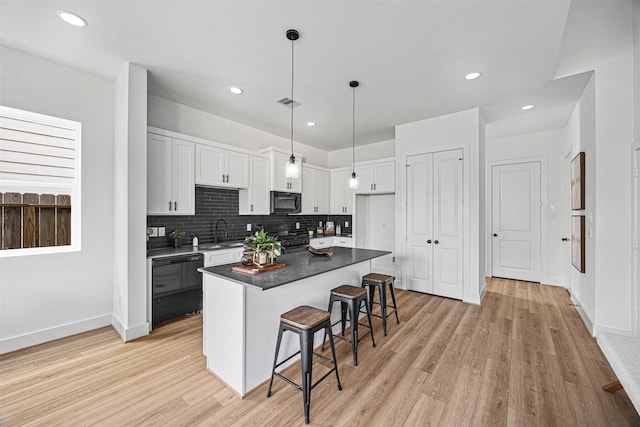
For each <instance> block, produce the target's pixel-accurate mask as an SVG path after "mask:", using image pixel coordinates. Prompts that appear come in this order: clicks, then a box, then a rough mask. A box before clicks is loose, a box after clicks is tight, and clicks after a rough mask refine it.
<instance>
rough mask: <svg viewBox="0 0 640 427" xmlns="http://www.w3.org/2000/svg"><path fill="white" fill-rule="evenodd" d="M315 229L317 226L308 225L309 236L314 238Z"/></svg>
mask: <svg viewBox="0 0 640 427" xmlns="http://www.w3.org/2000/svg"><path fill="white" fill-rule="evenodd" d="M314 231H315V228H313V227H307V233H309V238H310V239H313V232H314Z"/></svg>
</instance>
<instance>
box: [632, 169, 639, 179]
mask: <svg viewBox="0 0 640 427" xmlns="http://www.w3.org/2000/svg"><path fill="white" fill-rule="evenodd" d="M633 177H634V178H637V177H638V168H633Z"/></svg>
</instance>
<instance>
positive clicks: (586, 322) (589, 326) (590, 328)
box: [567, 289, 595, 337]
mask: <svg viewBox="0 0 640 427" xmlns="http://www.w3.org/2000/svg"><path fill="white" fill-rule="evenodd" d="M567 290H568V291H569V299H570V300H571V302H572V303H573V304H574V305H575V307H576V310H577V311H578V314H579V315H580V318H581V319H582V321H583V322H584V325H585V326H586V327H587V330H588V331H589V333H590V334H591V336H594V337H595V335H594V330H593V323H591V319H589V316H587V312H586V311H584V310H583V309H582V307H581V306H580V301H578V300H577V299H576V298H575V297H574V296H573V294H572V293H571V291H570V290H569V289H567Z"/></svg>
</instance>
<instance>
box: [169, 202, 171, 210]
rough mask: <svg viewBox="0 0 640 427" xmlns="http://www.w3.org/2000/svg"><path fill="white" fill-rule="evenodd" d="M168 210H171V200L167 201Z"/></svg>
mask: <svg viewBox="0 0 640 427" xmlns="http://www.w3.org/2000/svg"><path fill="white" fill-rule="evenodd" d="M169 210H171V201H169Z"/></svg>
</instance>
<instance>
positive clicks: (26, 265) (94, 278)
mask: <svg viewBox="0 0 640 427" xmlns="http://www.w3.org/2000/svg"><path fill="white" fill-rule="evenodd" d="M0 57H1V58H2V67H0V77H1V78H0V104H3V105H6V106H9V107H13V108H19V109H23V110H28V111H34V112H37V113H42V114H47V115H51V116H55V117H61V118H65V119H70V120H76V121H78V122H81V123H82V176H81V179H82V183H81V185H82V231H81V232H82V242H81V249H80V251H77V252H69V253H61V254H54V255H35V256H21V257H11V258H2V259H1V260H0V352H3V353H5V352H9V351H12V350H16V349H19V348H23V347H28V346H32V345H35V344H40V343H42V342H46V341H50V340H53V339H57V338H61V337H64V336H68V335H72V334H75V333H79V332H84V331H87V330H90V329H95V328H98V327H101V326H107V325H109V324H110V323H111V314H112V311H113V309H112V300H113V298H112V286H113V231H114V229H113V208H112V207H113V139H114V129H113V123H114V83H113V82H112V81H109V80H107V79H104V78H102V77H98V76H96V75H93V74H89V73H86V72H82V71H78V70H76V69H73V68H70V67H67V66H64V65H61V64H58V63H55V62H51V61H49V60H46V59H43V58H40V57H36V56H33V55H29V54H26V53H24V52H21V51H18V50H14V49H11V48H8V47H6V46H0ZM72 203H73V201H72Z"/></svg>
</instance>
